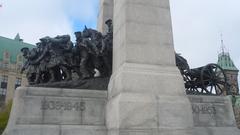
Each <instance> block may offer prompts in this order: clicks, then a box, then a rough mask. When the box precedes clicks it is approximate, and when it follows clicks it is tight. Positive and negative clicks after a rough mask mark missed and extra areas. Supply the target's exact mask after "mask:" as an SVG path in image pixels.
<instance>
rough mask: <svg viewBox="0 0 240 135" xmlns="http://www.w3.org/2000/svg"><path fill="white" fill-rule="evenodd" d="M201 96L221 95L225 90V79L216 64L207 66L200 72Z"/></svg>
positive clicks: (221, 70)
mask: <svg viewBox="0 0 240 135" xmlns="http://www.w3.org/2000/svg"><path fill="white" fill-rule="evenodd" d="M200 79H201V84H202V91H201V93H202V94H206V95H221V94H222V93H223V91H224V89H226V86H227V79H226V75H225V73H224V71H223V69H222V68H221V67H220V66H219V65H217V64H208V65H206V66H205V67H203V69H202V70H201V76H200Z"/></svg>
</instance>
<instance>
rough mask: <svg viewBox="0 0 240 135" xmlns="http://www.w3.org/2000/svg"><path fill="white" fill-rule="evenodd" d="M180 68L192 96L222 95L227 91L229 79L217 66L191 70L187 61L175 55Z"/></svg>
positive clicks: (188, 92)
mask: <svg viewBox="0 0 240 135" xmlns="http://www.w3.org/2000/svg"><path fill="white" fill-rule="evenodd" d="M175 57H176V66H177V67H178V69H179V71H180V73H181V75H182V77H183V80H184V85H185V88H186V93H187V94H190V95H222V94H223V92H224V90H226V89H227V79H226V75H225V73H224V71H223V69H222V68H221V67H220V66H219V65H217V64H213V63H211V64H207V65H206V66H202V67H198V68H194V69H190V67H189V65H188V62H187V60H186V59H185V58H184V57H182V56H180V54H177V53H175Z"/></svg>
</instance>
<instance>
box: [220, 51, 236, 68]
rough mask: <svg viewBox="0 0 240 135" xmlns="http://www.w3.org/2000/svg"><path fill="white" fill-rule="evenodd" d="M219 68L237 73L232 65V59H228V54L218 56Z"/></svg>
mask: <svg viewBox="0 0 240 135" xmlns="http://www.w3.org/2000/svg"><path fill="white" fill-rule="evenodd" d="M217 64H218V65H219V66H220V67H222V68H223V69H224V70H233V71H238V69H237V68H236V66H235V65H234V63H233V61H232V59H231V58H230V55H229V53H225V52H222V53H220V54H219V55H218V63H217Z"/></svg>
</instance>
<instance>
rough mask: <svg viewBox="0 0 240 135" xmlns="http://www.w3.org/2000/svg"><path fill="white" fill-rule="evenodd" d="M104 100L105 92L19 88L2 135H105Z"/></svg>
mask: <svg viewBox="0 0 240 135" xmlns="http://www.w3.org/2000/svg"><path fill="white" fill-rule="evenodd" d="M106 100H107V93H106V91H96V90H77V89H60V88H33V87H21V88H18V89H17V90H16V94H15V98H14V103H13V109H12V112H11V116H10V120H9V123H8V126H7V129H6V130H5V134H4V135H59V134H60V135H79V134H83V135H88V134H89V135H96V134H100V135H106V127H105V109H104V108H105V104H106ZM30 127H31V128H30Z"/></svg>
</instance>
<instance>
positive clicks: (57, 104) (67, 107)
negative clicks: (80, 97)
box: [41, 100, 85, 111]
mask: <svg viewBox="0 0 240 135" xmlns="http://www.w3.org/2000/svg"><path fill="white" fill-rule="evenodd" d="M41 110H63V111H84V110H85V102H84V101H61V100H43V101H41Z"/></svg>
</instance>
